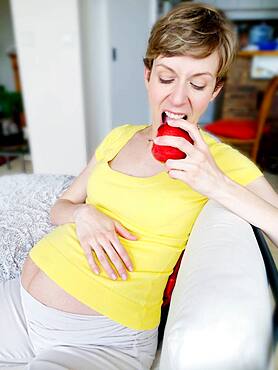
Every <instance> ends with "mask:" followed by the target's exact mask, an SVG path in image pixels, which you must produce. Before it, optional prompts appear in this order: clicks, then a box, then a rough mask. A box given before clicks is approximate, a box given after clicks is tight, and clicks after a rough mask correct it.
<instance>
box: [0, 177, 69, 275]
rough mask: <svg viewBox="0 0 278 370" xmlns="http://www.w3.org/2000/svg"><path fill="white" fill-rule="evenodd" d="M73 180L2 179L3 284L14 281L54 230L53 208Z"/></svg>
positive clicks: (0, 242)
mask: <svg viewBox="0 0 278 370" xmlns="http://www.w3.org/2000/svg"><path fill="white" fill-rule="evenodd" d="M72 181H73V177H72V176H66V175H65V176H64V175H34V174H20V175H7V176H1V177H0V281H1V280H7V279H12V278H14V277H15V275H16V274H17V273H18V272H19V271H21V268H22V266H23V262H24V260H25V258H26V256H27V254H28V251H29V250H30V249H31V248H32V246H33V245H34V244H35V243H36V242H37V241H38V240H40V239H41V238H42V237H43V236H44V235H45V234H46V233H48V232H49V231H50V230H51V229H52V228H53V225H51V223H50V220H49V211H50V208H51V206H52V205H53V203H54V202H55V200H56V199H57V198H58V196H59V195H60V194H61V193H62V192H63V191H64V190H65V189H66V188H67V187H68V186H69V185H70V184H71V182H72Z"/></svg>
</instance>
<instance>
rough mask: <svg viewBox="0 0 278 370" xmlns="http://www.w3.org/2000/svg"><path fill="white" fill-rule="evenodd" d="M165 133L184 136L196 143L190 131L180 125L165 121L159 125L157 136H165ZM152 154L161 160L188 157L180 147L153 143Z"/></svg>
mask: <svg viewBox="0 0 278 370" xmlns="http://www.w3.org/2000/svg"><path fill="white" fill-rule="evenodd" d="M165 135H169V136H179V137H183V138H185V139H186V140H187V141H189V142H190V143H191V144H194V142H193V140H192V139H191V137H190V136H189V134H188V132H186V131H184V130H183V129H181V128H179V127H173V126H169V125H168V124H167V123H163V124H162V125H161V126H160V127H159V129H158V130H157V135H156V136H165ZM152 154H153V156H154V157H155V159H157V160H158V161H160V162H166V161H167V159H183V158H185V157H186V154H185V153H184V152H182V151H181V150H179V149H178V148H174V147H172V146H165V145H157V144H153V147H152Z"/></svg>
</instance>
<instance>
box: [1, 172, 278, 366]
mask: <svg viewBox="0 0 278 370" xmlns="http://www.w3.org/2000/svg"><path fill="white" fill-rule="evenodd" d="M71 181H72V178H71V177H69V176H54V175H12V176H2V177H0V260H1V263H0V280H1V279H2V280H3V279H10V278H13V277H14V276H15V275H16V274H17V273H18V272H19V271H20V270H21V267H22V264H23V262H24V259H25V257H26V255H27V253H28V251H29V249H30V248H31V247H32V245H33V244H34V243H35V242H36V241H37V240H38V239H40V238H41V237H42V236H43V235H44V234H45V233H46V232H48V231H50V230H51V224H50V222H49V218H48V215H49V209H50V207H51V205H52V204H53V203H54V201H55V199H56V198H57V196H58V195H59V194H60V193H61V192H62V191H63V190H64V189H65V188H66V187H67V186H68V185H69V184H70V183H71ZM272 311H273V302H272V300H271V294H270V290H269V286H268V281H267V277H266V271H265V266H264V262H263V259H262V256H261V253H260V250H259V247H258V244H257V242H256V239H255V236H254V234H253V231H252V228H251V226H250V225H249V224H248V223H247V222H245V221H243V220H242V219H240V218H239V217H238V216H236V215H234V214H232V213H231V212H229V211H227V210H226V209H224V208H223V207H221V206H220V205H219V204H218V203H216V202H213V201H209V202H208V203H207V204H206V206H205V207H204V208H203V210H202V212H201V213H200V215H199V217H198V219H197V221H196V223H195V225H194V227H193V230H192V233H191V236H190V239H189V241H188V244H187V247H186V251H185V254H184V256H183V259H182V263H181V267H180V270H179V274H178V279H177V283H176V286H175V289H174V292H173V296H172V302H171V306H170V310H169V315H168V319H167V324H166V328H165V333H164V337H163V341H162V342H161V343H160V344H159V348H158V351H157V356H156V359H155V362H154V364H153V366H152V369H153V370H158V369H160V370H272V369H273V370H274V365H273V360H272V353H273V348H272V346H273V340H272ZM0 335H1V334H0ZM20 368H21V367H13V369H18V370H19V369H20ZM9 369H12V368H9ZM93 369H94V368H93V367H92V370H93ZM118 369H119V370H120V369H121V367H120V364H119V367H118ZM78 370H82V369H78ZM103 370H105V369H103Z"/></svg>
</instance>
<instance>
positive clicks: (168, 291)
mask: <svg viewBox="0 0 278 370" xmlns="http://www.w3.org/2000/svg"><path fill="white" fill-rule="evenodd" d="M183 253H184V251H182V254H181V255H180V258H179V259H178V262H177V263H176V265H175V267H174V270H173V272H172V274H171V275H170V276H169V279H168V282H167V284H166V288H165V290H164V295H163V303H162V307H165V306H168V305H169V304H170V301H171V297H172V293H173V289H174V287H175V285H176V280H177V276H178V272H179V268H180V264H181V260H182V257H183Z"/></svg>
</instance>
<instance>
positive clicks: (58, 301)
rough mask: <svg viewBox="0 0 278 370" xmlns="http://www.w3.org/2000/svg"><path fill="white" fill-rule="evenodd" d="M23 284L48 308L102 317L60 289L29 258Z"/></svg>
mask: <svg viewBox="0 0 278 370" xmlns="http://www.w3.org/2000/svg"><path fill="white" fill-rule="evenodd" d="M21 283H22V286H23V287H24V289H25V290H27V292H28V293H29V294H31V296H32V297H34V298H35V299H36V300H38V301H39V302H41V303H43V304H44V305H46V306H48V307H52V308H56V309H57V310H61V311H64V312H70V313H76V314H81V315H94V316H102V315H101V314H100V313H99V312H97V311H95V310H93V309H91V308H90V307H88V306H87V305H85V304H83V303H81V302H80V301H78V300H77V299H76V298H74V297H73V296H71V295H70V294H68V293H67V292H65V291H64V290H63V289H62V288H60V287H59V286H58V285H57V284H56V283H55V282H54V281H53V280H51V279H50V278H49V277H48V276H47V275H46V274H45V273H44V272H43V271H42V270H41V269H40V268H39V267H38V266H37V265H36V264H35V263H34V262H33V261H32V259H31V258H30V257H29V256H28V257H27V259H26V261H25V263H24V266H23V269H22V273H21Z"/></svg>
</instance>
